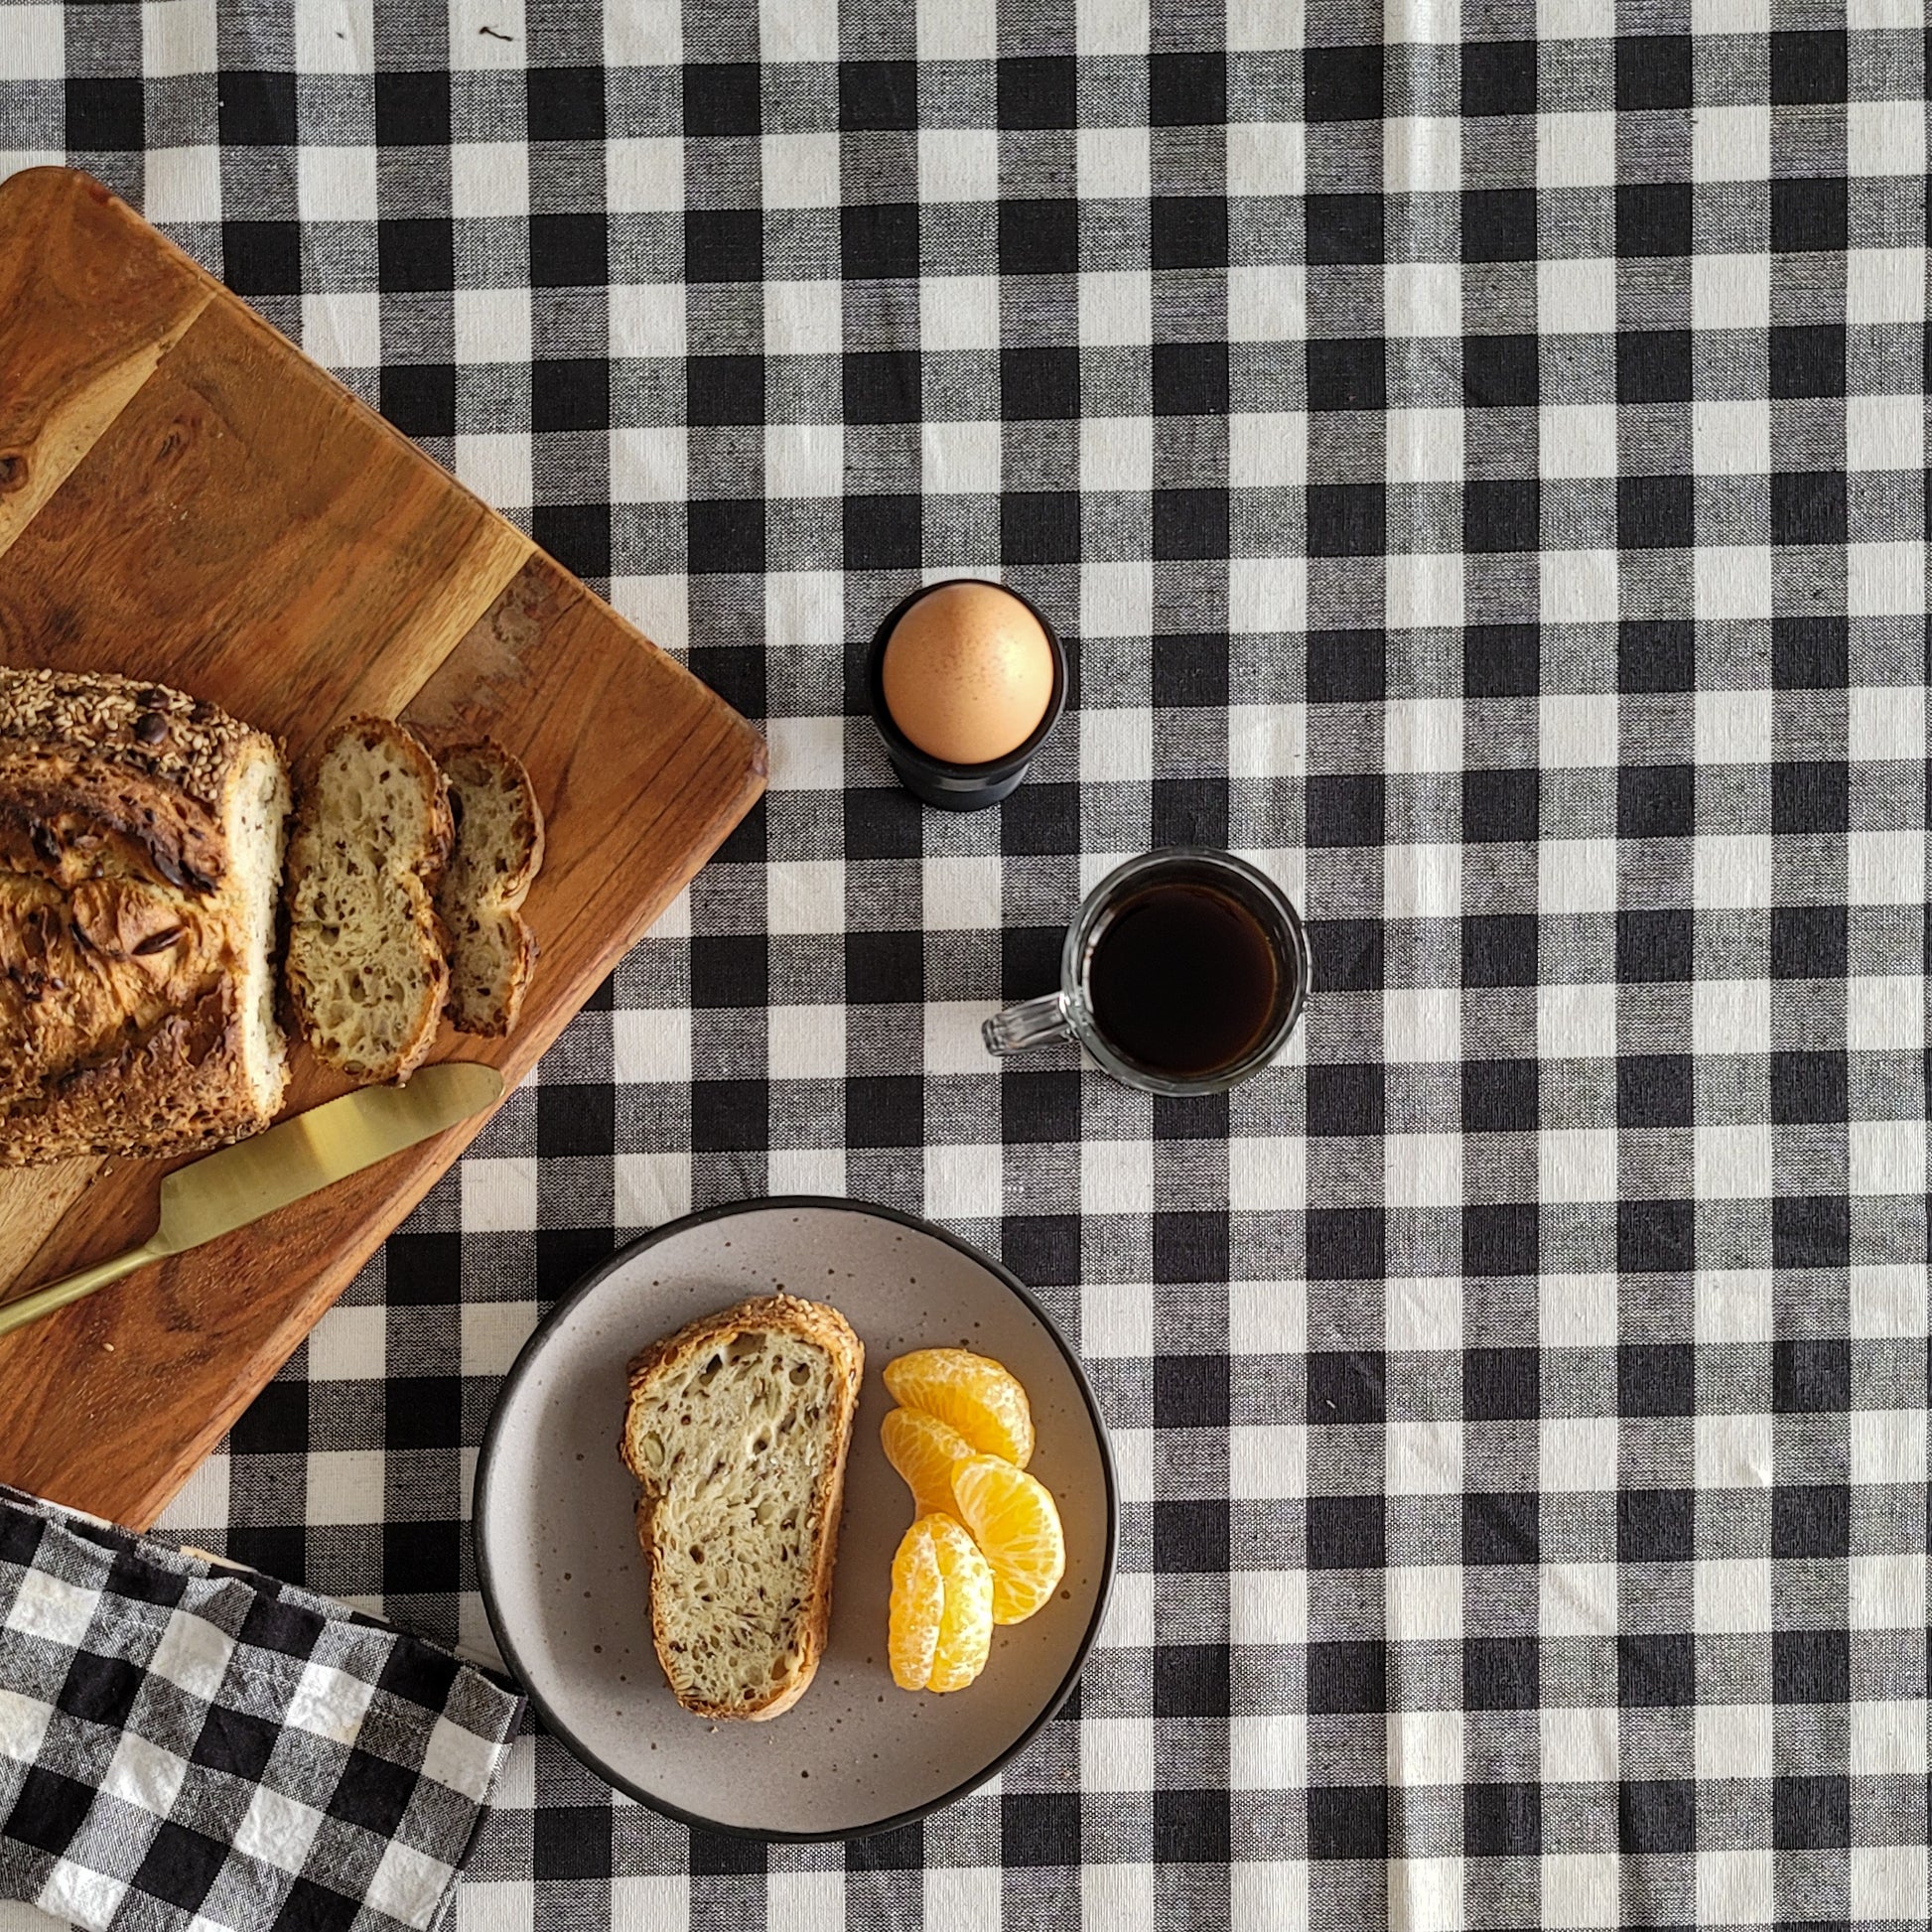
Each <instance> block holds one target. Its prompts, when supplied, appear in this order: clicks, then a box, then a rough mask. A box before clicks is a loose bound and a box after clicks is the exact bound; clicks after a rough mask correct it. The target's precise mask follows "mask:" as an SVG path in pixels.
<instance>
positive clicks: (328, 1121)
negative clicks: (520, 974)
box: [0, 1060, 503, 1335]
mask: <svg viewBox="0 0 1932 1932" xmlns="http://www.w3.org/2000/svg"><path fill="white" fill-rule="evenodd" d="M502 1093H503V1076H502V1075H501V1074H500V1073H498V1072H497V1071H496V1069H495V1068H494V1067H493V1066H483V1065H482V1064H480V1063H478V1062H476V1061H471V1060H456V1061H446V1062H444V1063H443V1064H441V1065H438V1066H426V1067H424V1068H423V1069H422V1071H421V1072H419V1073H418V1074H417V1075H416V1076H415V1077H414V1078H413V1079H412V1080H411V1081H410V1082H409V1084H408V1085H407V1086H406V1087H362V1088H359V1089H357V1091H355V1092H354V1093H345V1094H344V1095H342V1097H341V1098H340V1099H336V1100H329V1101H325V1102H324V1103H323V1104H322V1105H321V1106H320V1107H311V1108H310V1109H309V1110H308V1112H307V1113H302V1114H296V1115H295V1116H293V1117H292V1118H291V1119H289V1120H285V1121H283V1122H281V1124H280V1125H279V1126H275V1127H271V1128H269V1129H268V1130H267V1132H265V1133H261V1134H257V1135H255V1136H254V1137H253V1138H252V1139H250V1140H246V1141H238V1142H237V1143H236V1144H235V1145H234V1146H233V1147H224V1148H222V1149H221V1150H220V1151H219V1152H218V1153H215V1154H209V1155H205V1156H204V1157H203V1158H202V1159H201V1160H199V1161H192V1162H190V1163H189V1165H188V1166H187V1167H185V1168H177V1169H176V1170H175V1172H174V1173H171V1174H170V1175H169V1176H168V1177H167V1178H166V1179H165V1180H164V1181H163V1182H162V1183H161V1224H160V1226H159V1227H157V1228H156V1229H155V1231H154V1233H153V1234H152V1235H150V1236H149V1237H148V1239H147V1240H146V1241H144V1242H142V1243H141V1245H140V1246H139V1247H138V1248H129V1249H128V1250H127V1251H126V1252H125V1253H124V1254H118V1255H114V1256H111V1257H110V1258H109V1259H108V1260H106V1261H97V1262H95V1263H93V1264H92V1266H90V1267H87V1268H82V1269H80V1270H78V1271H77V1272H75V1273H74V1274H71V1275H66V1276H63V1277H62V1278H61V1280H59V1281H56V1282H50V1283H48V1284H47V1285H46V1286H45V1287H43V1288H36V1289H31V1290H29V1291H28V1293H27V1294H25V1295H22V1296H18V1297H16V1298H15V1299H14V1300H13V1301H11V1302H0V1335H6V1334H11V1333H12V1332H13V1331H14V1330H15V1329H16V1328H24V1327H25V1326H26V1325H27V1324H28V1323H29V1322H30V1321H38V1320H39V1319H40V1318H41V1317H42V1316H43V1315H46V1314H52V1313H53V1312H54V1311H55V1310H56V1309H64V1308H67V1307H68V1306H69V1304H71V1303H73V1302H77V1301H79V1300H80V1299H81V1298H82V1297H83V1296H87V1295H91V1294H93V1293H94V1291H95V1290H96V1289H101V1288H105V1287H106V1286H107V1284H108V1283H109V1282H115V1281H119V1280H120V1279H121V1277H122V1276H123V1275H129V1274H132V1273H133V1272H134V1270H135V1269H137V1268H144V1267H146V1266H147V1264H148V1263H149V1262H151V1261H160V1260H161V1259H163V1258H164V1257H165V1256H168V1255H178V1254H185V1253H186V1252H187V1251H188V1250H189V1249H190V1248H199V1247H200V1246H201V1245H202V1244H203V1243H204V1242H205V1241H212V1240H214V1239H215V1238H216V1237H217V1236H219V1235H223V1234H232V1233H233V1232H234V1230H235V1229H236V1228H241V1227H246V1226H247V1225H248V1224H249V1223H250V1222H251V1221H259V1220H260V1219H261V1218H262V1216H263V1215H265V1214H272V1213H274V1212H275V1210H276V1209H277V1208H279V1207H287V1206H288V1205H289V1204H290V1203H291V1202H292V1201H298V1200H301V1199H302V1198H303V1197H304V1196H305V1195H308V1194H313V1193H315V1192H316V1191H317V1190H318V1189H319V1188H323V1187H328V1186H331V1185H333V1184H334V1183H335V1182H336V1181H338V1180H343V1179H345V1178H346V1177H347V1176H348V1175H350V1174H352V1173H360V1172H361V1171H362V1169H364V1168H367V1167H372V1166H373V1165H374V1164H375V1163H376V1162H378V1161H383V1160H387V1159H388V1157H389V1156H390V1155H392V1154H400V1153H401V1152H402V1150H403V1149H404V1148H408V1147H414V1146H415V1145H416V1144H417V1142H419V1141H426V1140H429V1139H431V1138H432V1137H433V1136H434V1135H437V1134H441V1133H443V1132H444V1131H445V1130H446V1129H448V1128H451V1127H454V1126H456V1125H457V1124H458V1122H460V1121H465V1120H468V1119H469V1118H470V1117H471V1116H472V1115H473V1114H480V1113H482V1112H483V1109H484V1108H485V1107H489V1106H493V1105H494V1104H495V1102H496V1101H498V1100H499V1099H501V1098H502Z"/></svg>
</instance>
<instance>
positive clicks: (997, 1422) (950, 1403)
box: [886, 1348, 1034, 1469]
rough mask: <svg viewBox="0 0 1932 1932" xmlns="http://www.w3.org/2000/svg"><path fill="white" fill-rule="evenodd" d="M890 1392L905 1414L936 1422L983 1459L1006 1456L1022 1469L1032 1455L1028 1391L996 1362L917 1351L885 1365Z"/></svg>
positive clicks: (959, 1352)
mask: <svg viewBox="0 0 1932 1932" xmlns="http://www.w3.org/2000/svg"><path fill="white" fill-rule="evenodd" d="M886 1387H887V1389H888V1390H889V1391H890V1392H891V1394H892V1398H893V1400H894V1401H895V1402H897V1404H898V1405H899V1406H900V1407H901V1408H905V1409H923V1410H924V1411H925V1413H926V1414H927V1415H928V1416H937V1417H938V1419H939V1420H940V1421H941V1422H942V1423H945V1424H947V1425H948V1426H949V1427H950V1428H953V1429H956V1430H958V1431H959V1433H960V1434H961V1435H962V1436H964V1437H965V1439H966V1440H967V1441H968V1442H969V1443H971V1444H972V1446H973V1447H974V1448H975V1449H978V1450H979V1451H980V1452H981V1453H982V1454H983V1455H1000V1456H1004V1457H1005V1458H1006V1459H1007V1460H1008V1461H1009V1462H1011V1463H1012V1464H1013V1465H1014V1466H1015V1467H1016V1468H1020V1469H1024V1468H1025V1467H1026V1466H1027V1463H1028V1461H1029V1459H1030V1458H1031V1457H1032V1455H1033V1452H1034V1418H1033V1411H1032V1410H1031V1409H1030V1408H1029V1407H1028V1406H1027V1391H1026V1390H1025V1389H1023V1388H1022V1387H1021V1386H1020V1384H1019V1382H1018V1381H1016V1380H1015V1379H1014V1377H1013V1376H1012V1375H1010V1374H1009V1373H1008V1372H1007V1370H1006V1369H1004V1368H1003V1367H1002V1366H1001V1365H1000V1364H999V1363H998V1362H996V1361H994V1360H993V1359H992V1357H991V1356H988V1355H975V1354H974V1353H973V1352H972V1350H971V1349H968V1348H916V1349H914V1350H913V1351H912V1353H911V1354H909V1355H901V1356H900V1357H899V1358H898V1360H897V1361H896V1362H889V1363H888V1364H887V1365H886Z"/></svg>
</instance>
